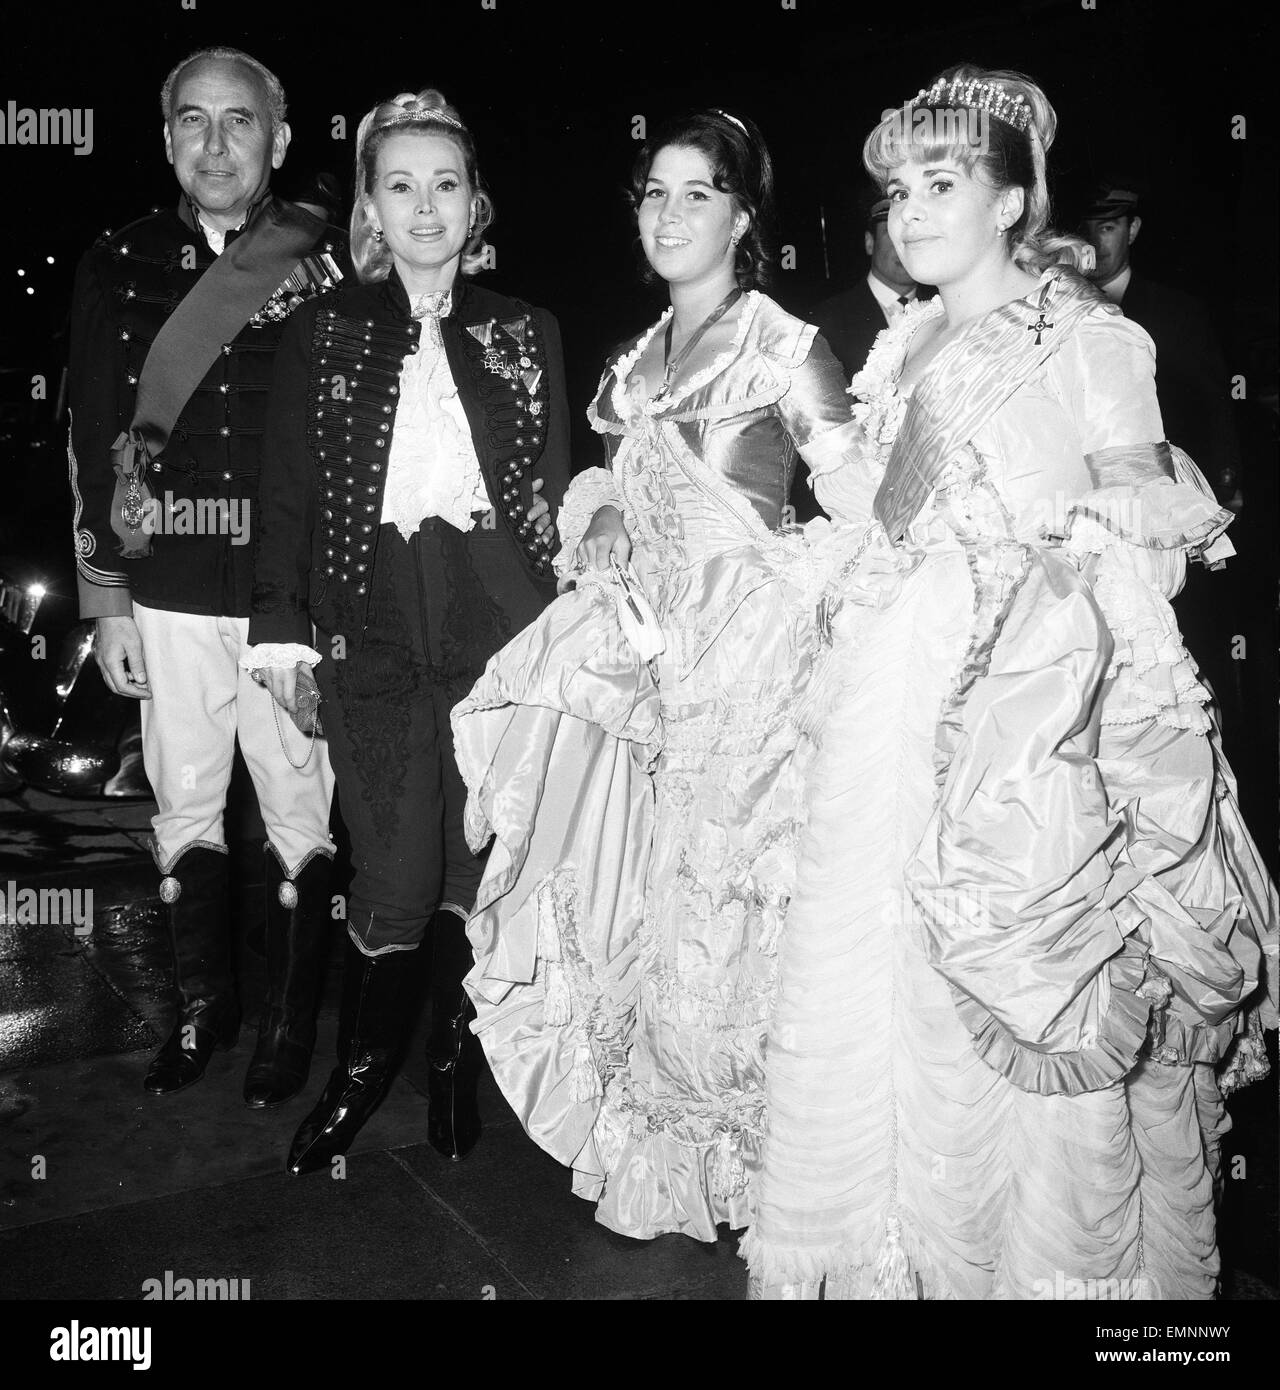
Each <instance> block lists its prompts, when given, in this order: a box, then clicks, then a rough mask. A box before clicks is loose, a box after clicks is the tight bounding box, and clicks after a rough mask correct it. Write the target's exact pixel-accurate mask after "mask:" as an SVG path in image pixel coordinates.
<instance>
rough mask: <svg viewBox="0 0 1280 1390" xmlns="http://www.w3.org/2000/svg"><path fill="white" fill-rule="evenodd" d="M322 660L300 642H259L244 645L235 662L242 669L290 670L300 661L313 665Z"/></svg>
mask: <svg viewBox="0 0 1280 1390" xmlns="http://www.w3.org/2000/svg"><path fill="white" fill-rule="evenodd" d="M323 660H324V658H323V657H322V656H321V655H320V653H319V652H317V651H314V650H313V649H312V648H311V647H304V646H303V645H302V643H301V642H259V643H258V644H257V646H254V647H246V648H245V649H244V651H243V653H242V654H241V656H240V660H239V662H238V663H237V664H238V665H239V667H240V669H241V670H242V671H267V670H273V669H279V670H285V671H292V670H293V668H294V667H295V666H296V665H297V664H298V662H300V661H305V662H306V663H307V665H308V666H312V667H314V666H318V665H319V664H320V663H321V662H322V661H323Z"/></svg>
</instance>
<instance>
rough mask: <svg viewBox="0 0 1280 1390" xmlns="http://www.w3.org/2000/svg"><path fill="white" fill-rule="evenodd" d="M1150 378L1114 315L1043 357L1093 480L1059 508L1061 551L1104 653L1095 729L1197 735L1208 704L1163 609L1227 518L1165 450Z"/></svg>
mask: <svg viewBox="0 0 1280 1390" xmlns="http://www.w3.org/2000/svg"><path fill="white" fill-rule="evenodd" d="M1155 372H1156V355H1155V348H1154V346H1153V344H1152V342H1151V339H1150V338H1149V337H1148V336H1147V334H1146V333H1145V332H1144V331H1143V329H1141V328H1140V327H1139V326H1138V325H1137V324H1136V323H1133V322H1131V321H1130V320H1128V319H1125V318H1123V317H1121V316H1120V315H1119V314H1118V313H1115V312H1114V311H1104V312H1100V313H1098V314H1096V315H1091V316H1090V317H1089V318H1087V319H1086V320H1085V321H1084V322H1083V323H1082V324H1081V325H1080V326H1079V327H1078V328H1077V330H1076V332H1075V333H1073V334H1072V335H1071V338H1070V339H1069V340H1068V342H1067V343H1065V344H1064V345H1063V348H1062V351H1061V352H1060V353H1059V354H1058V355H1057V356H1056V357H1055V358H1054V359H1053V363H1052V365H1051V367H1050V370H1049V373H1048V380H1049V383H1050V385H1051V388H1056V389H1057V391H1058V392H1059V393H1060V399H1061V401H1062V404H1063V406H1064V408H1065V409H1066V411H1067V413H1068V414H1069V415H1070V417H1071V419H1072V420H1073V422H1074V424H1075V427H1076V431H1077V434H1078V436H1079V439H1080V443H1081V448H1082V451H1083V453H1084V460H1085V463H1086V465H1087V466H1088V469H1089V474H1090V478H1091V480H1092V482H1093V488H1092V490H1091V491H1090V492H1088V493H1086V494H1085V495H1084V496H1083V497H1081V498H1078V499H1076V501H1075V502H1074V503H1073V504H1072V506H1071V508H1070V509H1069V511H1070V518H1069V525H1068V535H1067V537H1066V541H1065V550H1066V552H1067V554H1069V555H1071V556H1072V557H1073V558H1074V559H1075V561H1076V563H1077V564H1078V565H1079V567H1080V569H1081V571H1082V572H1083V573H1084V574H1085V575H1086V576H1087V577H1088V579H1089V581H1090V583H1091V585H1092V589H1093V594H1094V598H1095V599H1096V601H1097V603H1098V605H1099V606H1100V607H1101V609H1102V611H1103V614H1104V615H1105V617H1106V619H1107V624H1108V627H1109V628H1110V629H1111V634H1112V638H1113V641H1114V643H1115V651H1114V656H1113V659H1112V663H1111V668H1110V670H1109V672H1108V675H1109V677H1110V679H1111V681H1112V685H1111V687H1110V689H1109V694H1108V697H1107V701H1106V707H1105V708H1104V711H1103V723H1104V724H1109V723H1110V724H1122V723H1139V722H1143V721H1145V720H1147V719H1152V718H1154V719H1157V720H1158V721H1159V722H1160V723H1162V724H1166V725H1168V726H1169V727H1172V728H1182V729H1192V730H1195V731H1196V732H1201V733H1202V732H1204V731H1205V730H1206V729H1207V727H1208V721H1207V716H1206V715H1205V713H1204V711H1203V705H1204V704H1205V702H1206V701H1207V699H1208V694H1207V692H1206V691H1205V689H1204V688H1203V686H1202V685H1201V684H1200V683H1199V681H1198V680H1197V679H1196V674H1195V668H1194V666H1193V665H1192V664H1191V662H1190V659H1189V658H1188V656H1187V653H1186V650H1185V649H1184V647H1183V645H1182V637H1181V634H1180V633H1179V631H1178V625H1177V620H1176V618H1175V617H1174V614H1173V610H1172V608H1171V607H1170V606H1169V602H1168V600H1169V599H1171V598H1172V597H1174V595H1176V594H1177V593H1178V591H1179V590H1180V589H1181V587H1182V584H1183V581H1184V579H1185V577H1186V565H1187V560H1188V558H1189V557H1192V556H1199V555H1201V554H1205V555H1207V556H1208V557H1210V558H1213V557H1214V556H1215V555H1216V553H1218V551H1220V550H1221V549H1222V548H1223V546H1224V545H1225V542H1223V541H1221V540H1220V539H1219V538H1220V537H1221V535H1222V532H1223V530H1224V529H1225V528H1226V526H1227V525H1228V524H1229V523H1230V521H1231V520H1232V516H1231V513H1230V512H1228V511H1225V510H1223V509H1222V508H1220V507H1219V506H1218V504H1217V502H1216V501H1215V500H1214V498H1213V494H1212V492H1211V491H1210V489H1209V488H1208V485H1207V484H1206V483H1204V480H1203V478H1202V477H1201V476H1200V474H1199V471H1198V470H1197V469H1196V467H1195V465H1194V464H1193V463H1192V462H1191V460H1190V459H1188V458H1187V457H1186V455H1185V454H1183V453H1182V451H1181V450H1179V449H1173V448H1171V446H1170V445H1169V444H1168V443H1167V442H1166V440H1165V438H1164V425H1163V423H1162V421H1161V418H1160V407H1159V405H1158V404H1157V402H1156V389H1155ZM1215 546H1216V548H1217V549H1216V550H1215V549H1214V547H1215ZM1228 548H1229V547H1228Z"/></svg>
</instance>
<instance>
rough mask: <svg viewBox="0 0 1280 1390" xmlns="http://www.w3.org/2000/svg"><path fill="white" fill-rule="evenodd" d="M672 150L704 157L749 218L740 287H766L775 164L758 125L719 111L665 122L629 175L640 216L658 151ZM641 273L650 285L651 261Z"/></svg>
mask: <svg viewBox="0 0 1280 1390" xmlns="http://www.w3.org/2000/svg"><path fill="white" fill-rule="evenodd" d="M672 145H676V146H679V147H680V148H682V149H693V150H700V151H701V152H702V153H703V154H704V155H706V157H707V163H708V164H710V165H711V182H712V184H713V186H714V187H715V188H717V189H719V191H720V192H721V193H727V194H729V196H730V197H731V198H732V199H733V201H734V206H735V209H736V210H737V211H741V212H745V213H746V214H747V216H748V217H749V218H750V224H749V225H748V227H747V230H746V232H745V233H744V234H743V237H742V240H741V241H740V242H739V243H738V253H737V259H736V260H735V262H734V273H735V274H736V275H737V277H738V284H739V286H741V288H742V289H744V290H752V289H756V288H757V287H758V286H760V285H765V284H768V282H769V276H770V272H771V269H772V265H771V262H772V259H773V249H772V234H773V161H772V160H771V159H770V158H769V150H768V147H767V146H766V145H765V143H764V137H763V136H762V135H761V134H760V132H759V130H757V129H756V126H755V122H754V121H752V120H750V119H749V118H748V117H746V116H731V115H729V113H728V112H727V111H721V110H719V109H718V108H717V107H710V108H708V109H707V110H705V111H693V112H690V113H688V114H687V115H683V116H677V117H675V118H674V119H672V120H669V121H666V122H664V123H663V124H662V125H661V126H660V127H659V128H658V130H657V131H656V132H655V133H654V134H653V135H652V136H651V137H650V138H649V139H648V140H646V141H645V142H644V144H643V145H641V147H640V153H639V154H638V155H637V156H636V162H635V164H634V165H633V167H632V170H631V188H630V197H631V205H632V207H633V208H635V209H636V210H637V211H639V208H640V204H641V203H642V202H643V201H644V189H645V184H646V183H648V181H649V171H650V170H651V169H652V168H653V161H654V160H655V159H656V158H657V157H658V153H659V151H661V150H665V149H667V148H669V147H670V146H672ZM643 274H644V278H645V281H646V282H649V281H652V280H653V278H654V275H655V271H654V270H653V268H652V267H651V266H650V265H649V264H648V262H647V261H646V262H645V264H644V271H643Z"/></svg>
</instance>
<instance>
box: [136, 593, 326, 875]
mask: <svg viewBox="0 0 1280 1390" xmlns="http://www.w3.org/2000/svg"><path fill="white" fill-rule="evenodd" d="M133 618H134V622H136V623H137V625H138V632H139V634H140V635H141V637H142V650H143V656H144V659H145V662H146V669H147V679H148V681H149V683H150V686H151V692H152V697H153V698H152V699H150V700H144V701H143V702H142V757H143V763H144V764H145V766H146V769H147V776H148V778H150V780H151V786H152V789H153V790H154V792H155V796H156V805H157V808H158V809H157V812H156V815H155V818H154V820H153V821H152V827H153V829H154V833H155V855H156V861H157V863H158V865H159V867H160V870H161V872H163V873H167V872H168V870H169V867H170V865H171V864H172V863H173V861H174V860H175V858H176V857H177V856H178V855H179V854H180V853H181V852H182V851H183V850H185V849H186V848H187V847H188V846H190V845H191V844H193V843H196V842H200V843H203V844H206V845H218V846H224V845H225V844H226V834H225V831H224V829H223V822H222V816H223V808H224V806H225V805H226V799H227V785H228V783H229V782H230V780H231V766H232V760H233V757H234V755H235V745H236V739H237V738H239V741H240V751H241V752H242V753H243V754H244V760H245V763H246V764H247V766H248V768H249V773H250V775H251V776H252V778H253V785H254V787H255V789H256V790H257V793H258V806H259V808H260V809H261V811H262V820H263V824H264V825H265V826H266V829H267V838H268V840H269V841H270V843H271V844H272V845H273V846H274V848H275V850H276V853H277V855H278V856H279V858H280V861H281V863H282V865H283V866H284V868H285V871H286V872H287V873H288V874H289V876H290V877H292V876H293V875H294V874H295V873H296V872H297V870H298V868H299V867H300V866H301V864H302V863H303V862H304V861H305V860H306V859H308V858H310V857H311V856H312V855H313V854H314V853H316V852H317V851H319V852H321V853H324V854H332V852H333V847H332V844H331V842H330V839H329V804H330V801H331V800H332V798H333V773H332V772H331V771H330V768H329V755H328V751H327V749H326V746H325V741H324V739H316V740H315V748H314V751H311V756H310V759H309V760H308V761H307V764H306V766H305V767H302V768H298V767H293V766H290V761H292V762H293V763H301V762H302V761H303V759H304V758H306V757H307V754H308V751H309V750H310V745H311V742H312V740H311V739H309V738H307V737H306V736H305V735H304V734H301V733H299V732H298V730H297V729H296V728H295V727H294V724H293V721H292V720H291V719H290V718H289V716H288V715H287V714H286V713H285V712H284V711H283V710H280V711H278V716H279V717H278V718H277V717H276V715H275V714H274V713H273V705H274V702H273V701H272V698H271V695H270V693H269V692H268V691H267V690H266V689H264V688H263V687H262V686H260V685H257V684H256V683H255V682H254V681H253V679H252V678H251V677H250V675H249V673H248V671H242V670H240V669H239V666H238V664H237V663H238V662H239V660H240V657H241V655H242V653H243V652H244V651H245V649H246V647H247V646H248V638H249V620H248V618H213V617H206V616H204V615H201V614H195V613H170V612H167V611H165V610H163V609H159V608H145V607H143V606H142V605H141V604H139V603H135V604H134V605H133ZM282 740H283V744H284V746H283V747H282V746H281V741H282ZM285 748H287V749H288V754H289V756H288V758H286V757H285V751H284V750H285Z"/></svg>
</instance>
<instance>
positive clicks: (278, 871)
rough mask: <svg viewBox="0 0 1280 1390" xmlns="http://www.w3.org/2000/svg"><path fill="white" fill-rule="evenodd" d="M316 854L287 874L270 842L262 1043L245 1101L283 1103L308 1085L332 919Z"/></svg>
mask: <svg viewBox="0 0 1280 1390" xmlns="http://www.w3.org/2000/svg"><path fill="white" fill-rule="evenodd" d="M330 867H331V863H330V860H329V857H328V856H327V855H324V854H316V855H314V856H313V857H312V858H311V859H309V860H307V862H306V863H305V864H304V865H303V866H302V868H301V869H299V870H298V872H297V874H296V875H295V876H294V877H293V878H292V879H290V878H289V877H288V876H287V874H286V873H285V870H284V867H283V865H282V864H281V863H280V859H279V857H278V856H277V854H276V852H275V850H274V849H272V847H271V845H270V844H268V845H267V847H266V885H267V888H266V898H267V993H266V998H265V999H264V1001H263V1006H262V1020H261V1022H260V1023H259V1025H258V1045H257V1047H256V1048H255V1049H254V1053H253V1060H252V1061H251V1062H250V1063H249V1070H248V1072H247V1073H246V1074H245V1079H244V1103H245V1104H246V1105H248V1106H250V1107H252V1108H253V1109H255V1110H261V1109H264V1108H265V1107H266V1106H269V1105H279V1104H281V1103H282V1102H283V1101H286V1100H290V1099H292V1097H294V1096H296V1095H297V1094H298V1092H299V1091H300V1090H302V1088H303V1086H305V1085H306V1083H307V1073H308V1071H310V1069H311V1054H312V1052H313V1050H314V1049H315V1045H316V1008H317V1006H318V1004H319V1000H320V986H321V979H322V976H321V971H322V966H323V961H324V954H325V946H326V945H327V936H328V921H329V870H330Z"/></svg>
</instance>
